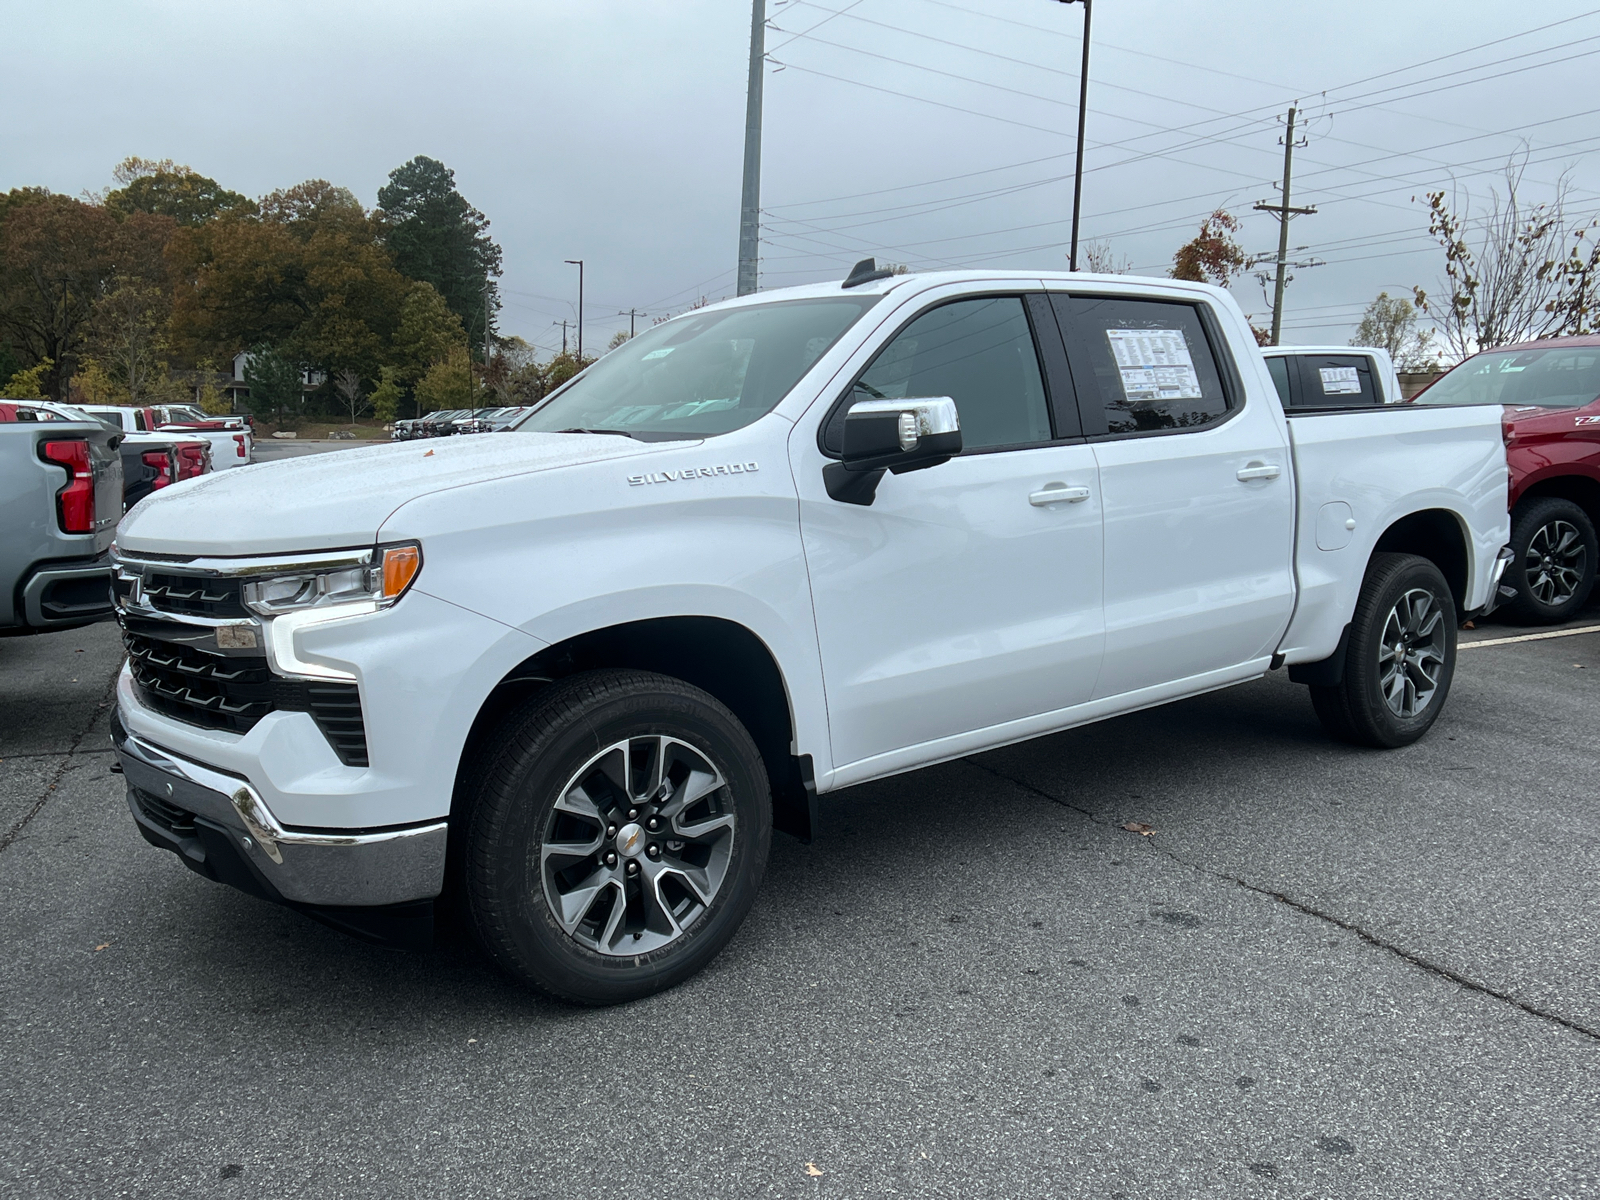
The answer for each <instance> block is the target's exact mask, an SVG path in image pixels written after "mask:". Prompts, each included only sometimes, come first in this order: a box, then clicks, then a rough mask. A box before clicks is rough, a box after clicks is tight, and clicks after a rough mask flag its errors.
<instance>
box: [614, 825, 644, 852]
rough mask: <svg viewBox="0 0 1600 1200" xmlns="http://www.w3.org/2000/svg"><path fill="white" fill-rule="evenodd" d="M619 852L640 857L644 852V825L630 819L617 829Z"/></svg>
mask: <svg viewBox="0 0 1600 1200" xmlns="http://www.w3.org/2000/svg"><path fill="white" fill-rule="evenodd" d="M617 853H618V854H622V855H625V856H627V857H628V858H638V857H639V855H641V854H643V853H644V826H642V825H640V824H638V823H637V822H634V821H630V822H629V823H628V824H626V825H624V826H623V827H622V828H621V829H619V830H617Z"/></svg>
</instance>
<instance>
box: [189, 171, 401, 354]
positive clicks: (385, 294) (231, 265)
mask: <svg viewBox="0 0 1600 1200" xmlns="http://www.w3.org/2000/svg"><path fill="white" fill-rule="evenodd" d="M260 208H261V211H260V215H259V216H247V215H245V216H241V215H239V214H236V213H235V214H228V215H225V216H222V217H220V218H218V219H217V220H215V221H212V222H210V223H209V224H208V225H207V226H205V227H204V228H203V229H199V230H190V231H186V234H187V236H185V237H184V238H182V239H180V241H179V243H178V245H177V247H176V249H175V257H176V258H178V259H179V267H180V272H181V274H182V276H183V278H184V280H185V283H184V286H182V287H180V288H178V289H177V292H176V294H175V298H174V313H173V328H174V332H175V334H176V335H177V337H178V339H179V340H180V341H181V343H182V344H183V345H184V346H185V347H186V348H187V349H188V350H189V352H190V353H191V354H192V355H193V356H194V357H200V356H201V355H205V354H210V355H215V356H216V357H218V358H224V357H230V356H232V354H234V353H235V352H236V351H237V350H238V349H239V348H240V347H243V346H250V345H256V344H261V343H266V344H270V345H273V346H276V347H277V348H278V349H279V350H280V351H281V352H282V353H284V354H285V355H287V356H289V357H290V358H292V359H294V360H295V361H296V362H299V363H302V364H304V365H305V366H307V367H309V368H312V369H315V370H316V371H318V372H319V373H321V374H324V375H326V376H328V377H330V378H331V377H333V376H335V375H337V374H338V373H339V372H340V371H345V370H353V371H356V372H358V373H360V374H361V375H362V376H363V377H364V378H372V377H373V376H375V375H376V374H377V371H378V367H379V366H380V365H381V364H382V363H383V362H385V361H387V360H388V359H390V358H391V357H392V355H393V341H394V338H395V335H396V334H397V332H398V330H399V325H400V320H401V316H402V310H403V305H404V300H405V297H406V295H407V293H408V290H409V289H410V288H411V286H412V285H411V284H410V283H409V282H408V281H407V280H406V278H405V276H403V275H401V274H400V272H399V271H397V270H396V269H395V267H394V264H393V262H392V260H391V259H390V256H389V253H388V251H387V250H385V249H384V247H383V245H382V243H381V242H380V240H379V237H378V228H377V226H376V225H375V223H374V222H373V220H372V218H371V217H370V216H368V214H367V213H366V212H365V210H363V209H362V207H361V205H360V204H359V203H358V202H357V201H356V199H355V197H354V196H352V195H351V194H350V192H349V191H347V190H346V189H344V188H338V187H334V186H333V185H332V184H330V183H327V182H326V181H323V180H310V181H308V182H306V183H303V184H300V185H298V186H296V187H293V188H288V189H284V190H282V191H277V192H273V193H272V194H271V195H269V196H266V197H264V198H263V199H262V201H261V206H260Z"/></svg>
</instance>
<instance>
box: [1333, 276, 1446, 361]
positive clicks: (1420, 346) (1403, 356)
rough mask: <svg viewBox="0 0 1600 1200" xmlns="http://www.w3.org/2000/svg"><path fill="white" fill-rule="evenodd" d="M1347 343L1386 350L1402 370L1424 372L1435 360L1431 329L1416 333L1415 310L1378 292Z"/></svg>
mask: <svg viewBox="0 0 1600 1200" xmlns="http://www.w3.org/2000/svg"><path fill="white" fill-rule="evenodd" d="M1350 344H1351V345H1352V346H1374V347H1377V348H1378V349H1380V350H1387V351H1388V352H1389V357H1390V358H1391V359H1393V360H1394V365H1395V366H1396V367H1397V368H1398V369H1399V370H1402V371H1418V370H1427V369H1428V368H1430V367H1431V366H1433V365H1435V364H1436V363H1437V362H1438V357H1439V355H1438V351H1437V350H1436V349H1435V348H1434V345H1433V330H1431V329H1425V330H1422V331H1420V332H1419V331H1418V330H1417V311H1416V309H1414V308H1412V307H1411V305H1410V304H1408V303H1407V302H1406V301H1404V300H1398V299H1391V298H1390V297H1389V293H1388V292H1379V293H1378V297H1377V299H1376V300H1374V301H1373V302H1372V303H1371V304H1369V305H1367V310H1366V312H1364V313H1362V314H1361V324H1360V325H1358V326H1356V335H1355V337H1353V338H1351V339H1350Z"/></svg>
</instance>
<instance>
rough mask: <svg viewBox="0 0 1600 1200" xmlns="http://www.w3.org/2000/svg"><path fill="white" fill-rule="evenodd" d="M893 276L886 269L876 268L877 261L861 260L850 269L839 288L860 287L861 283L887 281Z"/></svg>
mask: <svg viewBox="0 0 1600 1200" xmlns="http://www.w3.org/2000/svg"><path fill="white" fill-rule="evenodd" d="M893 275H894V272H893V271H891V270H889V269H887V268H886V267H880V266H878V260H877V259H875V258H863V259H862V260H861V261H860V262H858V263H857V264H856V265H855V266H853V267H851V268H850V274H849V276H848V277H847V278H846V279H845V281H844V283H843V284H841V285H840V286H841V287H847V288H853V287H860V286H861V285H862V284H863V283H871V282H872V281H873V280H874V279H888V278H890V277H891V276H893Z"/></svg>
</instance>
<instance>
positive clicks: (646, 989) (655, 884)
mask: <svg viewBox="0 0 1600 1200" xmlns="http://www.w3.org/2000/svg"><path fill="white" fill-rule="evenodd" d="M498 740H499V744H498V746H497V747H495V748H494V749H493V750H491V751H490V756H489V759H488V761H487V762H486V763H485V765H484V769H483V772H482V775H481V777H480V779H481V782H480V783H479V784H478V787H477V794H476V796H474V797H473V798H472V804H471V807H470V815H469V816H468V819H467V821H466V829H465V831H464V833H465V847H464V849H465V862H464V872H463V873H464V881H463V882H464V891H465V894H466V906H467V910H468V914H469V919H470V922H471V925H472V927H473V929H474V931H475V933H476V934H477V937H478V939H479V941H480V942H481V943H482V945H483V947H484V949H485V950H486V951H487V952H488V954H489V956H490V957H491V958H492V959H493V960H494V961H495V962H496V963H497V964H498V965H499V966H500V967H501V968H503V969H504V970H505V971H506V972H508V973H509V974H510V975H512V976H513V977H514V978H516V979H518V980H520V981H522V982H523V983H526V984H529V985H531V986H532V987H534V988H536V989H538V990H539V991H541V992H544V993H545V994H547V995H550V996H553V997H556V998H558V999H561V1000H566V1001H570V1002H573V1003H577V1004H594V1005H600V1004H619V1003H623V1002H626V1001H629V1000H636V999H639V998H640V997H643V996H648V995H651V994H652V993H654V992H659V991H661V990H663V989H664V988H669V987H673V986H674V985H676V984H678V983H681V982H682V981H683V980H685V979H687V978H688V977H689V976H691V975H693V974H694V973H695V972H697V971H699V970H700V969H701V968H702V967H704V966H705V965H706V964H707V963H708V962H710V961H711V960H712V959H713V958H714V957H715V956H716V955H717V953H718V951H720V950H721V949H722V947H723V946H724V945H726V944H727V942H728V939H729V938H731V937H732V936H733V935H734V933H735V932H736V931H737V930H738V928H739V925H740V923H741V922H742V921H743V920H744V918H745V915H746V914H747V913H748V912H749V911H750V907H751V905H752V904H753V903H754V901H755V897H756V893H757V891H758V890H759V889H760V886H761V879H762V876H763V875H764V874H765V872H766V864H767V852H768V849H769V847H770V845H771V841H772V798H771V789H770V785H769V783H768V780H767V775H766V770H765V768H764V767H763V765H762V761H761V755H760V752H759V751H758V750H757V749H756V746H755V743H754V742H753V741H752V740H751V738H750V735H749V733H747V732H746V731H745V728H744V726H743V725H741V724H740V723H739V721H738V719H737V718H736V717H735V716H734V715H733V714H732V713H731V712H729V711H728V709H727V708H725V707H724V706H723V705H722V704H720V703H718V701H717V700H716V699H715V698H713V697H712V696H710V695H708V694H707V693H705V692H703V691H701V690H700V689H699V688H695V687H691V686H689V685H688V684H686V683H684V682H682V681H681V680H677V679H672V678H669V677H667V676H664V675H654V674H649V673H646V672H643V671H621V670H604V671H591V672H587V673H585V674H582V675H576V676H573V677H571V678H570V679H566V680H563V681H561V682H559V683H557V684H554V685H552V686H551V687H550V688H549V689H548V690H547V691H545V692H543V693H541V694H540V695H539V696H538V697H537V698H535V699H534V700H533V701H530V703H529V705H528V707H527V708H526V709H525V710H523V712H521V713H520V714H518V715H517V716H516V717H515V718H513V719H512V720H510V721H509V722H507V723H506V724H505V725H504V726H502V733H501V736H500V738H499V739H498ZM652 744H654V745H656V746H658V750H657V751H655V753H656V755H657V758H656V760H655V761H657V762H659V763H662V764H664V765H665V769H660V770H658V769H657V768H655V767H652V766H650V765H649V762H650V755H651V753H652V751H651V750H650V747H651V745H652ZM619 747H621V757H617V756H616V751H617V750H618V748H619ZM696 764H698V765H696ZM652 771H657V777H659V778H661V780H662V785H661V786H660V787H659V788H656V789H655V790H654V791H653V792H649V791H648V786H647V785H648V781H649V779H650V778H651V777H652V776H651V772H652ZM696 771H698V772H699V774H698V775H696V774H695V772H696ZM707 771H709V772H710V774H707ZM580 772H584V774H581V775H580ZM619 774H620V775H621V776H622V778H623V779H624V780H625V781H626V785H627V790H626V792H624V791H623V790H622V786H623V785H622V784H619V783H618V782H617V781H616V776H618V775H619ZM674 780H676V781H677V782H674ZM696 781H698V782H696ZM712 781H715V782H717V783H718V784H719V786H715V787H712V786H710V783H711V782H712ZM699 787H705V788H707V789H708V790H706V791H705V792H704V799H700V800H694V801H692V802H689V803H687V804H686V806H684V807H682V808H681V809H678V810H674V809H672V807H671V806H672V805H673V804H674V803H683V802H685V801H687V800H688V799H689V797H691V796H694V795H697V794H699V793H698V792H697V791H696V789H697V788H699ZM608 789H609V790H608ZM669 789H671V790H670V791H669ZM591 792H592V793H593V796H592V797H591V796H590V793H591ZM647 792H648V794H647ZM648 795H654V796H656V797H658V798H659V797H663V796H664V797H665V799H664V800H661V801H660V803H659V806H658V807H656V808H652V807H651V804H650V802H649V799H648ZM624 796H626V797H628V798H627V799H624V798H623V797H624ZM563 797H566V799H565V800H564V802H563V806H562V808H561V809H560V810H559V811H558V809H557V802H558V800H562V799H563ZM574 797H578V798H579V799H576V800H575V799H574ZM623 804H633V805H634V809H633V811H634V812H636V813H637V814H638V816H637V820H635V819H633V818H630V817H628V815H627V811H626V810H624V809H622V808H619V807H617V806H618V805H623ZM575 808H583V809H584V810H585V811H584V812H582V813H577V812H575V811H574V810H575ZM589 809H592V810H593V811H594V812H595V813H596V814H598V818H597V819H598V825H596V824H595V820H596V818H591V817H590V816H589V815H588V810H589ZM691 814H710V815H709V816H708V817H705V818H704V819H701V818H700V817H698V816H692V815H691ZM652 818H654V820H655V824H654V826H653V828H655V829H657V830H659V832H657V833H647V832H645V829H644V825H645V824H647V823H649V822H650V821H651V819H652ZM618 821H625V822H626V823H624V824H621V825H619V824H617V822H618ZM685 821H687V822H688V823H689V824H688V825H686V826H682V827H681V828H683V829H686V830H692V829H699V828H703V827H705V826H707V825H716V824H718V822H723V827H722V828H721V829H718V830H714V831H713V832H712V833H710V834H708V835H706V838H705V839H704V840H705V842H706V843H707V845H705V846H703V845H702V844H701V842H700V841H696V840H695V835H694V834H693V833H692V832H686V833H685V834H684V838H685V839H687V840H673V835H674V834H675V833H677V832H679V831H680V822H685ZM607 829H612V830H614V831H615V832H614V833H612V834H608V833H607V832H606V830H607ZM630 831H632V832H630ZM594 838H597V839H599V840H598V843H597V844H598V845H599V846H600V849H599V850H598V851H596V852H595V853H594V854H592V855H590V856H589V857H588V858H584V857H582V856H580V855H577V854H568V853H565V851H562V852H557V851H555V850H553V849H552V847H556V846H561V847H570V848H571V849H574V850H576V849H578V848H580V847H579V842H583V843H585V844H586V843H587V841H588V840H589V839H594ZM624 838H627V839H629V840H628V842H627V844H626V845H624V844H623V840H624ZM574 839H578V840H577V841H574ZM724 839H725V840H724ZM645 844H647V848H646V849H641V846H642V845H645ZM673 846H676V847H677V850H676V851H672V852H671V853H669V850H670V849H671V847H673ZM708 847H709V848H708ZM702 852H703V855H704V857H705V858H706V859H707V862H706V863H702V864H699V865H698V866H697V865H695V863H690V862H688V861H687V860H686V859H679V858H676V857H674V855H688V856H691V857H692V856H697V855H701V854H702ZM646 854H648V855H649V857H648V858H647V857H645V855H646ZM608 856H609V858H610V859H611V860H612V862H613V863H614V864H615V865H614V866H611V867H608V866H607V865H606V859H607V857H608ZM696 861H698V860H696ZM624 870H626V872H627V874H626V875H624ZM714 871H719V872H720V874H717V875H716V883H715V885H713V884H711V883H710V882H709V880H710V875H711V873H712V872H714ZM691 875H693V877H694V880H695V882H694V884H693V887H691V886H690V883H689V881H690V877H691ZM596 879H603V880H604V882H603V884H601V885H599V888H598V890H597V891H596V892H595V895H594V898H593V899H592V900H589V901H585V899H584V897H585V895H586V894H587V893H588V891H589V888H588V886H587V885H589V884H590V883H591V882H592V881H593V880H596ZM647 887H648V888H649V889H650V890H649V891H646V888H647ZM563 889H566V890H563ZM695 889H699V890H698V891H697V890H695ZM702 892H709V893H710V894H709V896H708V897H707V898H706V900H705V901H702V898H701V896H702ZM585 903H588V904H590V905H591V907H590V908H587V909H584V908H583V906H584V904H585ZM556 905H560V906H562V907H563V909H564V911H565V912H566V914H567V917H568V918H570V919H572V920H574V921H575V922H576V924H575V925H574V928H573V929H572V930H570V931H569V929H568V928H567V927H566V925H565V924H563V921H562V919H558V917H557V914H556V908H555V907H554V906H556ZM618 905H620V910H619V909H618V907H617V906H618ZM580 909H583V914H582V915H581V917H579V918H573V917H572V913H574V912H577V911H578V910H580ZM674 913H676V915H673V914H674ZM680 917H681V918H683V920H682V922H681V929H680V928H679V926H680V920H679V918H680ZM651 922H654V924H652V923H651ZM663 922H665V924H663ZM630 930H631V931H632V932H630ZM674 931H676V932H674ZM663 939H666V940H664V941H663ZM635 946H642V947H644V949H643V951H642V952H637V953H635V952H633V948H634V947H635Z"/></svg>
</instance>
